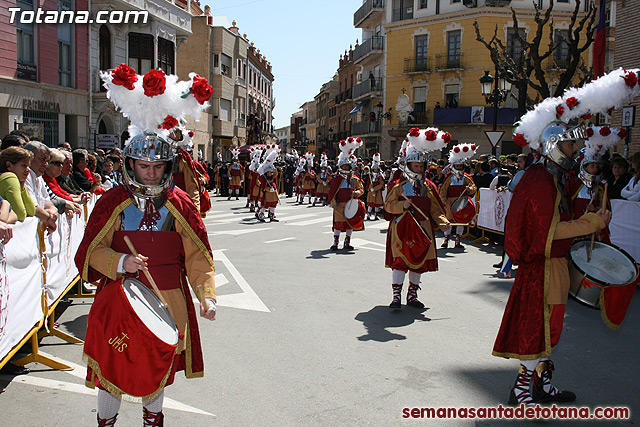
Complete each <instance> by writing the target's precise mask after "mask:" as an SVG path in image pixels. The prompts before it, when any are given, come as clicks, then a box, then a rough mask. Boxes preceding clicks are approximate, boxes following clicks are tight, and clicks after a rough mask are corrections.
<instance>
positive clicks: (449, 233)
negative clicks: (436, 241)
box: [444, 228, 451, 237]
mask: <svg viewBox="0 0 640 427" xmlns="http://www.w3.org/2000/svg"><path fill="white" fill-rule="evenodd" d="M450 235H451V228H450V229H448V230H447V231H445V232H444V237H449V236H450Z"/></svg>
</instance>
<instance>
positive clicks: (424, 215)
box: [384, 128, 451, 308]
mask: <svg viewBox="0 0 640 427" xmlns="http://www.w3.org/2000/svg"><path fill="white" fill-rule="evenodd" d="M408 139H409V142H408V144H407V147H406V152H405V157H404V158H403V164H404V167H403V168H404V170H403V176H402V177H401V178H399V179H398V180H397V181H392V186H391V188H390V189H389V193H388V194H387V197H386V199H385V201H384V210H385V212H386V214H388V215H389V216H388V217H387V218H388V219H389V229H388V231H387V247H386V255H385V267H387V268H390V269H391V271H392V284H391V287H392V289H393V300H392V301H391V304H389V307H391V308H400V307H401V297H402V286H403V283H404V278H405V275H406V274H407V271H408V272H409V290H408V292H407V305H408V306H410V307H416V308H424V304H423V303H422V302H421V301H420V300H418V289H420V278H421V276H422V273H425V272H427V271H437V270H438V259H437V251H436V247H435V244H434V243H433V242H434V241H435V236H434V230H433V223H435V224H437V225H438V226H439V227H440V229H442V230H443V231H446V230H448V229H449V228H450V226H449V221H448V220H447V216H446V213H445V209H444V205H443V204H442V200H441V199H440V196H439V194H438V189H437V188H436V186H435V184H433V183H432V182H431V181H429V179H427V177H426V174H425V165H426V161H427V153H428V152H430V151H435V150H441V149H442V148H443V147H445V146H446V145H447V143H448V142H449V141H451V135H449V133H446V132H442V131H440V130H438V129H436V128H428V129H417V128H413V129H411V130H410V131H409V135H408Z"/></svg>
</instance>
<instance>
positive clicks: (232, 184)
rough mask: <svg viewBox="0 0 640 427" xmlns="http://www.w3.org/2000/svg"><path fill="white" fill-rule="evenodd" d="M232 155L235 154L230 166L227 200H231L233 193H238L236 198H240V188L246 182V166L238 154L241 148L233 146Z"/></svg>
mask: <svg viewBox="0 0 640 427" xmlns="http://www.w3.org/2000/svg"><path fill="white" fill-rule="evenodd" d="M231 155H233V163H232V164H231V167H230V168H229V197H227V200H231V196H232V195H233V194H235V195H236V200H239V196H240V189H241V188H242V183H243V182H244V166H242V165H241V164H240V161H239V160H238V156H239V155H240V149H239V148H237V147H234V148H232V149H231Z"/></svg>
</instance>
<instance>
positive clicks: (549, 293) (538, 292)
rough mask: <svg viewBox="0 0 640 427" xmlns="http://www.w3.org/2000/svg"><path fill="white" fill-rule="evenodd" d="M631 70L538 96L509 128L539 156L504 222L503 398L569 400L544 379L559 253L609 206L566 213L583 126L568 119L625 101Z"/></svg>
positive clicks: (593, 227) (498, 344)
mask: <svg viewBox="0 0 640 427" xmlns="http://www.w3.org/2000/svg"><path fill="white" fill-rule="evenodd" d="M637 72H638V70H631V71H625V70H623V69H618V70H614V71H612V72H610V73H609V74H608V75H605V76H603V77H601V78H599V79H597V80H595V81H592V82H591V83H588V84H586V85H584V86H582V87H581V88H572V89H569V90H567V91H566V92H565V94H564V96H563V97H561V98H548V99H545V100H544V101H542V102H541V103H540V104H538V105H537V106H536V107H535V108H534V109H533V110H531V111H529V112H528V113H527V114H525V115H524V116H523V117H522V118H521V121H520V122H519V123H518V126H517V127H516V129H515V132H514V142H516V143H517V144H518V145H520V146H526V145H529V146H530V148H531V149H532V150H534V152H535V153H536V154H537V155H538V156H539V157H538V158H539V160H538V162H537V163H536V164H533V165H532V166H530V167H529V168H528V169H527V170H526V172H525V173H524V175H523V176H522V179H521V180H520V182H519V183H518V186H517V187H516V189H515V192H514V193H513V197H512V199H511V202H510V205H509V214H508V215H507V218H506V224H505V250H506V252H507V254H508V255H509V257H510V258H511V259H512V260H513V263H514V264H517V265H518V266H519V267H518V273H517V275H516V279H515V282H514V283H513V286H512V288H511V292H510V294H509V299H508V301H507V304H506V307H505V311H504V315H503V318H502V323H501V325H500V330H499V331H498V335H497V337H496V340H495V343H494V347H493V355H494V356H498V357H505V358H515V359H519V360H520V368H519V372H518V375H517V377H516V381H515V384H514V386H513V388H512V389H511V392H510V395H509V404H512V405H519V404H526V405H533V404H535V403H550V402H570V401H574V400H575V399H576V395H575V394H574V393H572V392H570V391H561V390H559V389H558V388H556V387H554V386H553V385H552V384H551V377H552V371H553V370H554V364H553V362H552V361H551V360H550V356H551V350H552V348H553V347H554V346H556V345H557V344H558V342H559V340H560V334H561V332H562V325H563V321H564V311H565V304H566V302H567V298H568V293H569V288H570V282H571V280H570V276H569V268H568V264H567V254H568V253H569V250H570V249H571V246H572V243H573V238H575V237H578V236H585V235H589V234H591V233H594V232H597V231H599V230H601V229H603V228H604V227H605V226H607V224H608V223H609V221H610V220H611V212H610V211H609V210H606V209H603V210H600V211H598V212H588V213H586V214H584V215H582V216H580V217H579V218H578V219H572V212H571V205H570V200H567V196H566V188H565V187H566V184H565V182H566V181H565V180H566V176H567V173H568V172H569V171H570V170H571V169H572V167H573V166H574V163H575V161H574V159H575V157H576V154H577V153H578V150H579V147H578V142H579V141H582V140H584V139H586V137H587V134H586V130H585V127H584V125H579V126H570V125H569V124H568V123H569V122H570V121H571V120H577V119H579V118H581V117H584V116H586V115H589V116H591V115H594V116H595V115H596V114H599V113H606V112H607V110H609V109H610V108H612V107H614V106H616V107H617V106H620V105H624V104H626V103H627V102H629V101H631V99H633V97H634V96H636V95H637V94H638V92H640V87H639V86H638V84H637V81H638V79H637V77H638V76H637ZM558 118H559V120H558ZM545 123H546V125H545ZM606 303H607V301H606V295H605V305H606ZM604 315H606V313H604V312H603V316H604Z"/></svg>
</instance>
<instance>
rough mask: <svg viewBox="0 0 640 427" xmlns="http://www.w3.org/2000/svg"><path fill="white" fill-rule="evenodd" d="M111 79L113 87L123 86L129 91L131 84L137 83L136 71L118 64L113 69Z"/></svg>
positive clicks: (131, 88) (125, 65) (131, 87)
mask: <svg viewBox="0 0 640 427" xmlns="http://www.w3.org/2000/svg"><path fill="white" fill-rule="evenodd" d="M111 77H113V80H112V81H113V84H114V85H118V86H124V87H126V88H127V89H129V90H133V84H134V83H135V82H137V81H138V75H137V74H136V70H134V69H133V68H131V67H129V66H128V65H127V64H120V65H118V66H117V67H116V68H114V69H113V71H112V72H111Z"/></svg>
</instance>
